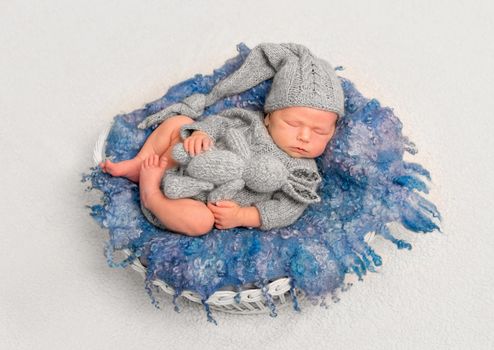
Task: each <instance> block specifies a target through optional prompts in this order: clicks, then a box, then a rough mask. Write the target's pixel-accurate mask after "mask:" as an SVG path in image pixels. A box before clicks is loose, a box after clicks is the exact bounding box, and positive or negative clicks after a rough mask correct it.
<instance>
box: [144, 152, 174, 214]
mask: <svg viewBox="0 0 494 350" xmlns="http://www.w3.org/2000/svg"><path fill="white" fill-rule="evenodd" d="M167 164H168V160H167V158H166V157H165V156H161V157H160V156H158V155H157V154H154V155H152V156H149V157H147V158H146V159H145V160H144V161H143V162H142V164H141V169H140V173H139V192H140V197H141V202H142V203H143V205H144V207H146V208H147V207H148V206H149V204H150V200H151V199H152V198H153V197H155V196H156V195H158V196H163V194H162V193H161V190H160V184H161V179H162V178H163V174H164V173H165V168H166V165H167Z"/></svg>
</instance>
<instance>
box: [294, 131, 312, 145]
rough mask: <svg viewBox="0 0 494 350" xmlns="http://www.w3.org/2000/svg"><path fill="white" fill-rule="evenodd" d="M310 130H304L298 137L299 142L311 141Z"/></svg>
mask: <svg viewBox="0 0 494 350" xmlns="http://www.w3.org/2000/svg"><path fill="white" fill-rule="evenodd" d="M310 132H311V131H310V129H309V128H302V129H301V130H300V132H299V134H298V136H297V140H300V141H303V142H307V141H309V140H310Z"/></svg>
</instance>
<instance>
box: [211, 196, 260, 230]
mask: <svg viewBox="0 0 494 350" xmlns="http://www.w3.org/2000/svg"><path fill="white" fill-rule="evenodd" d="M207 206H208V208H209V210H211V212H212V213H213V215H214V224H215V226H216V228H219V229H220V230H226V229H229V228H233V227H239V226H245V227H260V226H261V220H260V216H259V212H258V210H257V208H256V207H240V206H239V205H238V203H236V202H233V201H225V200H223V201H220V202H218V203H211V202H208V204H207Z"/></svg>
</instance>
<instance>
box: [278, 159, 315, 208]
mask: <svg viewBox="0 0 494 350" xmlns="http://www.w3.org/2000/svg"><path fill="white" fill-rule="evenodd" d="M320 182H321V176H320V175H319V174H318V173H317V171H315V170H312V169H310V168H305V167H295V168H292V169H291V170H290V174H289V175H288V182H287V183H286V184H284V185H283V186H282V188H281V189H282V191H283V192H285V193H286V194H288V195H289V196H290V197H292V198H293V199H295V200H297V201H298V202H301V203H307V204H310V203H317V202H320V201H321V198H320V197H319V196H318V194H317V193H316V190H315V189H316V188H317V184H318V183H320Z"/></svg>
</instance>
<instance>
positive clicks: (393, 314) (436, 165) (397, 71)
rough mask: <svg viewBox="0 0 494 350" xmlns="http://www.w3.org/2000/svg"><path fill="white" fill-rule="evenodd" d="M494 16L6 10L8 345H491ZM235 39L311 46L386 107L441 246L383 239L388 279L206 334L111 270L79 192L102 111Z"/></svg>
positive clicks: (228, 322)
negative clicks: (427, 184) (425, 177)
mask: <svg viewBox="0 0 494 350" xmlns="http://www.w3.org/2000/svg"><path fill="white" fill-rule="evenodd" d="M493 16H494V7H493V5H492V4H491V2H489V1H477V2H467V1H463V2H458V1H447V2H446V1H444V2H442V1H436V2H430V1H408V2H406V3H405V2H401V3H400V2H397V1H373V2H365V1H362V2H360V1H351V2H348V1H339V2H334V1H322V0H321V1H303V2H302V1H297V2H294V1H292V2H289V1H286V0H285V1H265V0H263V1H259V0H250V1H232V0H229V1H198V0H181V1H178V0H173V1H172V0H166V1H163V0H162V1H146V2H144V1H131V0H119V1H116V0H113V1H95V0H85V1H70V2H69V1H56V0H45V1H10V2H7V1H2V2H1V3H0V24H1V31H0V50H1V52H0V53H1V54H0V77H1V83H0V105H1V112H0V117H1V127H0V157H1V158H0V164H2V165H1V171H0V179H1V181H0V184H1V193H2V196H1V200H0V219H1V220H0V247H1V249H2V257H3V259H2V260H3V263H2V265H1V267H0V273H1V278H2V279H1V284H0V348H1V349H58V348H68V349H108V348H117V347H118V348H119V349H133V348H139V349H149V348H151V347H153V348H155V347H158V348H163V349H164V348H167V349H168V348H172V349H226V348H229V349H230V348H233V349H241V348H257V349H264V348H266V349H268V348H269V349H281V348H288V349H298V348H302V347H303V348H310V349H323V348H324V349H327V348H332V349H343V348H345V349H371V348H381V349H397V348H399V349H418V348H420V349H438V348H448V349H465V348H472V349H489V348H491V349H492V348H493V347H494V343H493V342H494V337H493V335H492V326H493V321H494V317H493V313H494V305H493V297H492V288H493V287H494V283H493V281H492V278H491V277H492V272H493V267H494V266H493V265H494V264H493V261H492V249H493V248H494V244H493V243H494V238H493V236H494V235H493V228H494V227H493V224H492V214H491V211H492V209H491V208H492V204H493V203H492V198H493V195H494V190H493V188H494V186H493V183H492V180H493V175H494V174H493V157H492V148H493V147H494V143H493V141H492V136H491V135H492V133H493V131H494V128H493V127H492V122H491V119H492V116H493V112H492V111H493V107H494V103H493V99H492V97H491V89H492V86H493V84H492V83H493V82H494V79H493V78H494V68H493V61H494V60H493V59H494V45H493V42H494V40H493V39H494V38H493V34H494V28H493V24H492V18H493ZM241 41H243V42H245V43H246V44H247V45H248V46H250V47H253V46H255V45H256V44H258V43H260V42H263V41H271V42H290V41H292V42H299V43H303V44H305V45H307V46H308V47H310V48H311V49H312V51H313V52H314V53H316V54H317V55H319V56H321V57H325V58H326V59H328V60H329V61H330V62H332V63H333V64H334V65H335V66H336V65H342V66H344V67H345V68H346V69H345V71H344V72H343V73H342V74H343V75H344V76H345V77H347V78H349V79H350V80H352V81H353V82H354V83H356V85H357V87H358V88H359V90H360V91H362V92H363V93H364V94H365V95H366V96H368V97H376V98H378V99H379V100H380V101H381V103H382V104H383V105H387V106H391V107H393V108H394V110H395V113H396V114H397V115H398V116H399V118H400V119H401V120H402V121H403V124H404V133H405V134H406V135H407V136H409V137H410V139H411V140H412V141H414V142H415V143H416V144H417V146H418V148H419V153H418V154H417V156H415V157H414V158H413V160H414V161H416V162H419V163H422V164H423V165H424V166H425V167H426V168H427V169H429V170H430V171H431V173H432V177H433V182H432V185H431V193H430V196H429V198H430V199H432V200H433V201H434V202H435V203H436V204H437V205H438V206H439V209H440V210H441V212H442V214H443V216H444V221H443V225H442V227H443V234H441V233H432V234H427V235H421V234H419V235H412V234H410V235H406V236H405V237H406V238H408V239H409V240H410V241H411V242H412V243H413V245H414V248H413V250H412V251H397V250H396V249H395V248H394V246H393V245H392V244H390V243H388V242H384V241H382V240H377V241H376V244H375V248H376V250H377V252H378V253H380V254H382V256H383V258H384V266H383V267H382V268H381V269H380V271H379V273H375V274H372V275H370V276H368V277H367V278H366V280H365V281H364V282H363V283H358V284H357V285H356V286H355V287H354V288H352V289H351V290H350V291H349V292H347V293H344V294H343V295H342V298H341V301H340V302H339V303H336V304H330V307H329V308H328V309H324V308H320V307H317V306H316V307H314V306H312V305H310V304H302V313H301V314H297V313H295V312H293V311H292V310H290V309H287V310H284V311H280V312H279V316H278V317H277V318H271V317H269V316H268V315H261V316H232V315H227V314H221V313H218V312H216V313H215V318H216V319H217V320H218V323H219V326H217V327H216V326H214V325H213V324H211V323H208V322H206V316H205V314H204V312H203V310H202V309H201V308H200V307H193V306H188V307H186V308H184V309H183V311H182V312H181V313H180V314H177V313H175V312H174V311H173V307H172V305H171V303H169V302H168V303H164V304H163V310H161V311H159V310H156V309H155V308H154V307H153V306H152V305H151V303H150V301H149V299H148V296H147V295H146V293H145V291H144V288H143V281H142V279H141V277H140V276H139V275H138V274H137V273H135V272H134V271H132V270H120V269H111V268H109V267H108V266H107V265H106V261H105V258H104V256H103V252H102V251H103V245H104V243H105V242H106V240H107V238H108V234H107V232H106V231H105V230H103V229H101V228H99V226H97V224H96V223H95V222H93V220H92V219H91V218H90V216H89V215H88V210H87V209H86V208H85V207H84V205H85V204H89V203H90V202H91V201H94V200H95V199H97V195H96V194H94V195H91V194H88V193H85V192H84V188H85V186H84V185H82V184H81V183H80V182H79V180H80V177H81V174H82V173H83V172H86V171H87V170H88V168H89V167H90V166H92V158H91V155H92V149H93V145H94V143H95V142H96V139H97V137H98V135H99V133H100V132H101V131H102V130H103V129H104V128H106V127H107V126H108V125H109V124H110V123H111V120H112V118H113V116H114V115H116V114H118V113H127V112H130V111H133V110H135V109H137V108H140V107H142V106H143V105H144V103H146V102H149V101H151V100H154V99H156V98H159V97H160V96H162V95H163V93H164V92H165V91H166V89H167V88H168V87H169V86H170V85H172V84H174V83H176V82H178V81H182V80H184V79H186V78H189V77H191V76H192V75H193V74H195V73H203V74H210V73H211V71H212V69H213V68H216V67H218V66H220V65H221V64H222V63H223V62H224V61H225V60H226V59H227V58H230V57H232V56H234V55H236V50H235V45H236V44H237V43H239V42H241ZM168 300H169V299H168Z"/></svg>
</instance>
